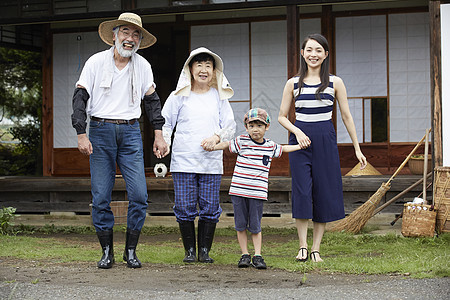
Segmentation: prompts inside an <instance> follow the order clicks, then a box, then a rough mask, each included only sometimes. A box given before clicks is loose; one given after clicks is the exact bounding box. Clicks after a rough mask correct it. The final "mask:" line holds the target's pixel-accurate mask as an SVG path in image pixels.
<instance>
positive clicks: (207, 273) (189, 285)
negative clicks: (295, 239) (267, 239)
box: [0, 261, 450, 300]
mask: <svg viewBox="0 0 450 300" xmlns="http://www.w3.org/2000/svg"><path fill="white" fill-rule="evenodd" d="M302 278H303V273H301V274H300V273H295V272H286V271H282V270H275V269H271V268H269V269H267V270H255V269H252V268H249V269H238V268H236V267H232V266H223V265H215V264H212V265H204V264H194V265H187V266H184V265H176V266H174V265H156V264H155V265H153V264H146V265H144V266H143V268H142V269H136V270H133V269H128V268H127V267H126V266H125V265H124V264H116V265H115V266H114V267H113V268H112V269H110V270H99V269H97V268H96V267H95V265H94V266H93V264H92V263H83V264H73V265H71V264H66V265H61V264H45V265H43V264H41V263H37V262H34V263H33V262H28V261H8V262H6V261H0V281H1V283H0V299H45V300H53V299H55V300H56V299H183V300H184V299H224V300H230V299H314V300H316V299H369V300H370V299H373V300H380V299H450V293H449V288H448V287H449V286H450V278H435V279H413V278H409V277H407V276H402V275H396V276H388V275H348V274H319V273H310V274H306V280H305V282H304V283H303V284H302V283H301V281H302V280H301V279H302ZM33 282H34V283H33Z"/></svg>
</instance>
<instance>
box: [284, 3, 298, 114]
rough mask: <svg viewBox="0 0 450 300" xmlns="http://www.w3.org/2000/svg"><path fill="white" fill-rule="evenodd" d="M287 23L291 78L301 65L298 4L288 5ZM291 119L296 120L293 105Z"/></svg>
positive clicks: (288, 65) (288, 68)
mask: <svg viewBox="0 0 450 300" xmlns="http://www.w3.org/2000/svg"><path fill="white" fill-rule="evenodd" d="M286 25H287V72H288V74H287V76H288V78H291V77H293V76H295V75H296V74H297V72H298V68H299V66H300V43H299V39H300V32H299V31H300V30H299V11H298V7H297V5H288V6H287V7H286ZM288 118H289V120H290V121H291V122H292V123H294V122H295V107H294V105H291V109H290V110H289V115H288Z"/></svg>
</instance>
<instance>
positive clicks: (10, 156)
mask: <svg viewBox="0 0 450 300" xmlns="http://www.w3.org/2000/svg"><path fill="white" fill-rule="evenodd" d="M41 69H42V63H41V54H40V53H35V52H29V51H21V50H14V49H7V48H0V121H1V120H2V119H3V118H5V117H6V118H9V119H10V120H12V121H13V122H14V125H13V126H12V127H11V128H10V130H9V131H8V133H9V134H11V135H12V137H13V139H14V140H17V141H19V144H18V145H9V146H1V147H0V163H1V165H0V175H38V174H41V173H42V171H41V169H42V162H41V161H42V153H41V152H42V151H41V148H42V147H41V134H40V132H41V119H42V71H41ZM3 134H4V133H3Z"/></svg>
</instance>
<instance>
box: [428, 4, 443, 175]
mask: <svg viewBox="0 0 450 300" xmlns="http://www.w3.org/2000/svg"><path fill="white" fill-rule="evenodd" d="M440 5H441V2H440V1H433V0H430V1H429V5H428V8H429V16H430V83H431V129H432V130H431V141H432V143H431V153H432V156H433V160H432V162H433V168H434V167H436V166H442V163H443V158H442V150H443V149H442V82H441V12H440Z"/></svg>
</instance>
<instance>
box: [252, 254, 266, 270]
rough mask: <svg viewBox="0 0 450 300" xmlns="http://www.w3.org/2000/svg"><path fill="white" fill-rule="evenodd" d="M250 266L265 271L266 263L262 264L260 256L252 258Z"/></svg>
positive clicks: (262, 259) (262, 260)
mask: <svg viewBox="0 0 450 300" xmlns="http://www.w3.org/2000/svg"><path fill="white" fill-rule="evenodd" d="M252 266H254V267H255V268H257V269H267V266H266V263H265V262H264V258H262V256H253V258H252Z"/></svg>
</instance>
